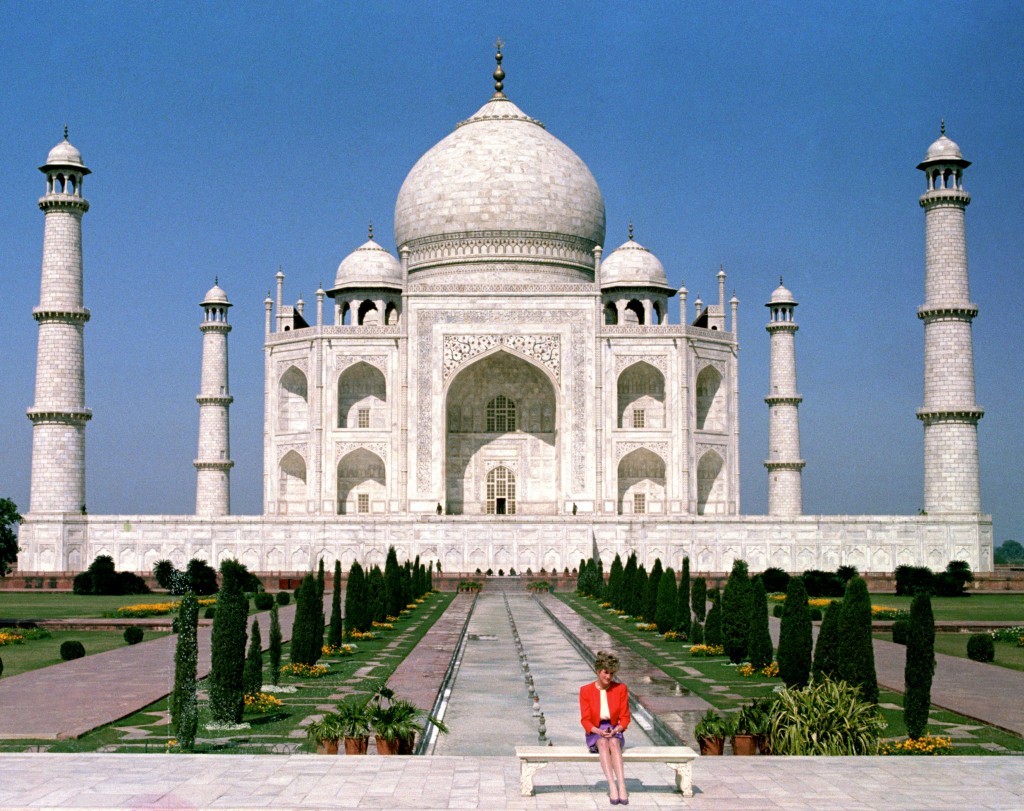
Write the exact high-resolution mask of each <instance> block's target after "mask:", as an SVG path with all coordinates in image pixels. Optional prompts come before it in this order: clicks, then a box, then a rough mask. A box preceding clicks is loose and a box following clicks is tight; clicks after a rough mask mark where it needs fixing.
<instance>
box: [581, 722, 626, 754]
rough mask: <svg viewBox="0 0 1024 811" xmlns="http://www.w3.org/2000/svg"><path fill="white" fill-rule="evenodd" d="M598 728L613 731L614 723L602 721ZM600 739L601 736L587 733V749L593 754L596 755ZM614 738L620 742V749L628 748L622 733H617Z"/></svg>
mask: <svg viewBox="0 0 1024 811" xmlns="http://www.w3.org/2000/svg"><path fill="white" fill-rule="evenodd" d="M597 728H598V729H611V728H612V722H611V721H602V722H601V723H600V724H598V725H597ZM600 737H601V736H600V735H598V734H597V733H596V732H588V733H587V748H588V749H589V750H590V751H591V752H595V753H596V752H597V741H598V740H599V738H600ZM612 737H613V738H614V739H617V740H618V742H619V749H625V748H626V739H625V738H624V737H623V735H622V733H621V732H616V733H615V735H613V736H612Z"/></svg>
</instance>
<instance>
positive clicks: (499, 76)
mask: <svg viewBox="0 0 1024 811" xmlns="http://www.w3.org/2000/svg"><path fill="white" fill-rule="evenodd" d="M504 44H505V43H504V42H502V41H501V37H498V41H497V42H495V43H494V47H495V48H497V50H498V52H497V53H496V54H494V61H495V62H497V63H498V66H497V67H496V68H495V69H494V93H495V95H497V96H501V95H503V93H502V92H501V91H502V90H503V89H504V88H505V83H504V79H505V71H503V70H502V69H501V48H502V46H503V45H504Z"/></svg>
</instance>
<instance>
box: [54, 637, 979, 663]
mask: <svg viewBox="0 0 1024 811" xmlns="http://www.w3.org/2000/svg"><path fill="white" fill-rule="evenodd" d="M83 656H85V645H83V644H82V643H81V642H79V641H78V640H77V639H69V640H67V641H66V642H61V643H60V658H61V659H63V660H64V661H65V662H70V661H71V660H72V659H81V658H82V657H83ZM990 661H991V660H990Z"/></svg>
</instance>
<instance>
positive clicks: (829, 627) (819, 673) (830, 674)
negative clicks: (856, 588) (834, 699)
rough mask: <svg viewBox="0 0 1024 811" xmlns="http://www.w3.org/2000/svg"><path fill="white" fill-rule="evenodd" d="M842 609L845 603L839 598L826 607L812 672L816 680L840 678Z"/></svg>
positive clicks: (836, 679) (835, 679) (815, 646)
mask: <svg viewBox="0 0 1024 811" xmlns="http://www.w3.org/2000/svg"><path fill="white" fill-rule="evenodd" d="M842 611H843V604H842V603H841V602H840V601H839V600H833V601H832V602H830V603H829V604H828V607H827V608H826V609H825V617H824V619H822V621H821V627H820V628H819V629H818V641H817V642H816V643H815V645H814V666H813V667H812V669H811V673H812V674H813V675H814V681H815V682H820V681H821V680H822V679H823V678H826V677H827V678H830V679H832V680H834V681H838V680H839V615H840V614H841V613H842Z"/></svg>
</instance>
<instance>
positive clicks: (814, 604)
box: [768, 594, 838, 608]
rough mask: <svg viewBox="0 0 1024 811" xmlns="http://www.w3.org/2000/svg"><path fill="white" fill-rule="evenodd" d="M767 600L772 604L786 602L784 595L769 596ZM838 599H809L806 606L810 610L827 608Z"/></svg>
mask: <svg viewBox="0 0 1024 811" xmlns="http://www.w3.org/2000/svg"><path fill="white" fill-rule="evenodd" d="M768 599H769V600H771V601H772V602H773V603H784V602H786V595H785V594H769V595H768ZM837 599H838V598H836V597H811V598H809V599H808V600H807V605H808V606H809V607H810V608H828V607H829V605H830V604H831V603H834V602H835V601H836V600H837Z"/></svg>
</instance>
